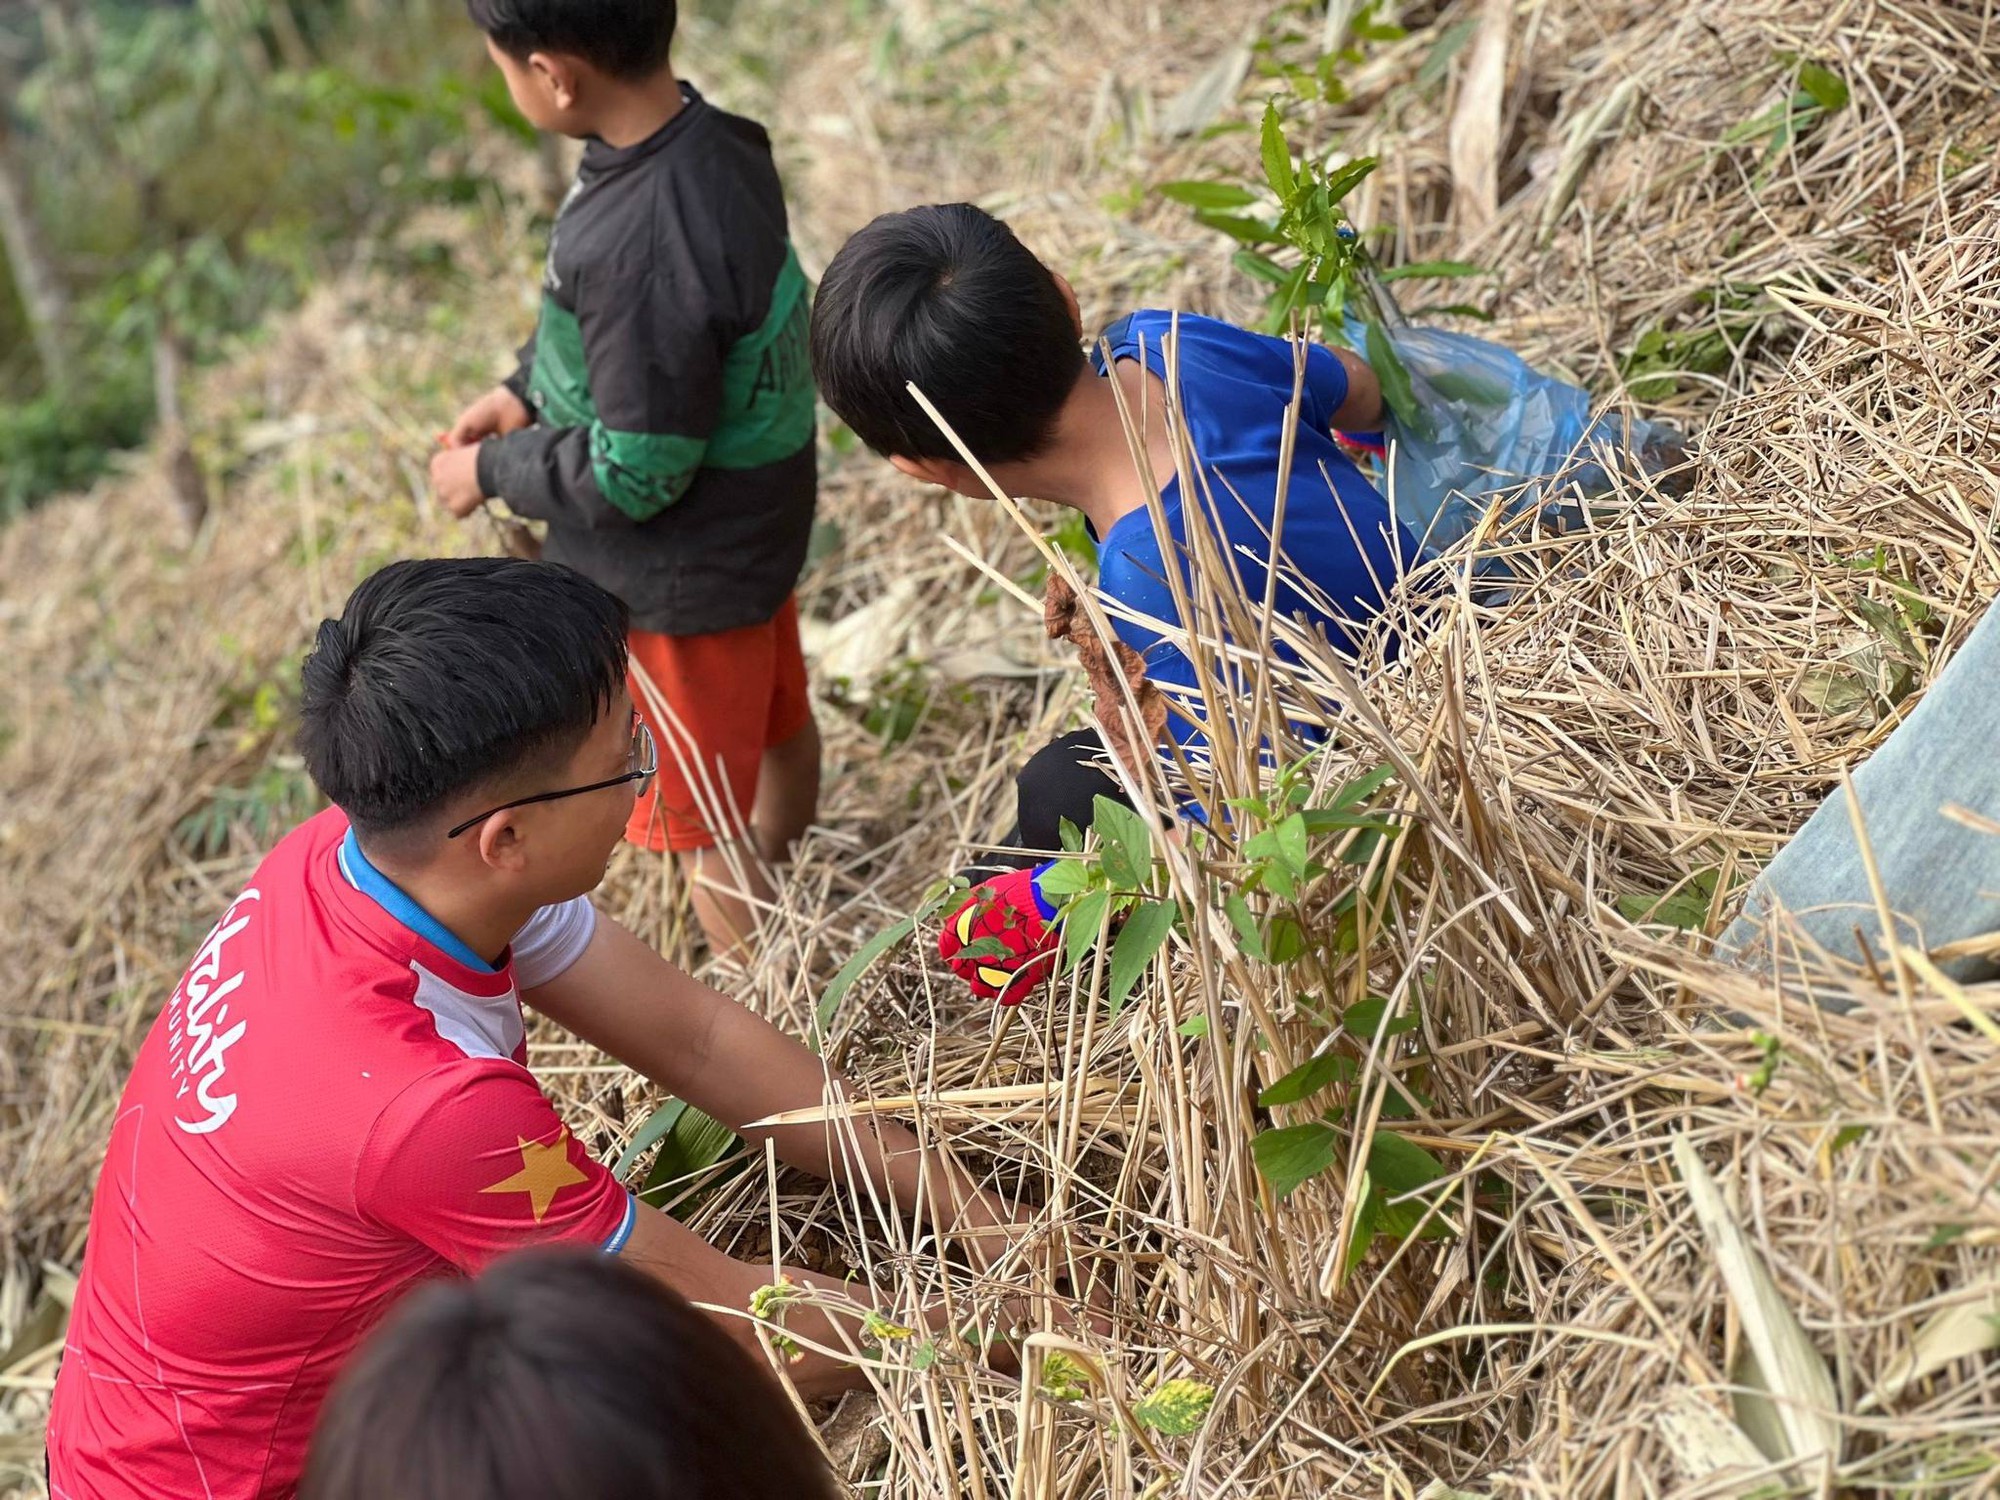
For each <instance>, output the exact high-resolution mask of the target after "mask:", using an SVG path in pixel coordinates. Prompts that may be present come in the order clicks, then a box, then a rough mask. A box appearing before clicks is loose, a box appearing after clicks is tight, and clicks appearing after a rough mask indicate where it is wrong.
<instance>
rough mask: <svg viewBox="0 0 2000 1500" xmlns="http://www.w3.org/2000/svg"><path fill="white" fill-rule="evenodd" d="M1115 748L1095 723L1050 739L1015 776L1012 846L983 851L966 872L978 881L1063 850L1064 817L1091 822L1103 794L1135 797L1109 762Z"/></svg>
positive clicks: (1080, 822)
mask: <svg viewBox="0 0 2000 1500" xmlns="http://www.w3.org/2000/svg"><path fill="white" fill-rule="evenodd" d="M1109 754H1110V752H1109V751H1107V750H1106V749H1105V748H1104V741H1103V740H1102V739H1101V738H1099V737H1098V733H1097V731H1096V730H1095V729H1079V730H1076V731H1074V732H1073V733H1070V734H1065V735H1062V736H1061V737H1060V738H1057V739H1053V740H1050V741H1049V743H1048V744H1046V745H1044V746H1042V748H1041V749H1039V750H1037V751H1036V752H1035V753H1034V754H1033V755H1032V756H1030V757H1029V758H1028V763H1027V764H1026V765H1024V766H1023V767H1021V769H1020V772H1019V773H1018V774H1017V775H1016V776H1015V777H1014V826H1013V828H1012V829H1010V830H1009V831H1008V834H1007V837H1006V839H1005V840H1003V842H1004V843H1005V844H1006V845H1007V848H1005V849H1003V850H996V851H995V852H994V853H991V854H987V855H983V856H981V858H980V860H979V862H978V863H977V864H975V865H974V866H972V867H971V868H970V869H968V870H967V871H966V872H965V873H966V874H967V875H968V876H970V877H971V878H972V879H973V880H974V881H975V882H976V881H980V880H984V879H986V878H988V877H989V876H992V875H997V874H999V873H1000V872H1001V871H1003V870H1025V869H1027V868H1028V867H1029V866H1031V865H1038V864H1040V863H1041V862H1042V861H1043V860H1045V859H1047V858H1048V857H1049V856H1050V855H1051V854H1056V853H1059V852H1061V850H1062V821H1063V819H1064V818H1067V819H1069V820H1070V822H1072V823H1074V824H1075V825H1076V826H1077V827H1078V828H1088V827H1090V823H1091V819H1092V817H1093V816H1094V815H1095V812H1096V808H1095V803H1096V800H1097V799H1098V798H1099V797H1109V798H1110V799H1111V800H1112V801H1114V802H1118V803H1122V804H1123V805H1125V806H1126V807H1130V806H1131V805H1132V803H1131V799H1130V798H1128V797H1127V796H1126V795H1125V791H1124V789H1123V788H1122V787H1120V786H1119V785H1118V778H1117V777H1115V776H1113V775H1112V774H1111V773H1110V772H1109V771H1108V770H1106V769H1105V768H1104V761H1105V760H1106V758H1107V757H1108V755H1109Z"/></svg>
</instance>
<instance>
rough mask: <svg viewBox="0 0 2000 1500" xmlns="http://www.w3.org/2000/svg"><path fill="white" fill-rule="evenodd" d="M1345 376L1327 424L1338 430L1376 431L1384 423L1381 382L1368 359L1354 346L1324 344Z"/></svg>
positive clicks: (1332, 404) (1332, 405)
mask: <svg viewBox="0 0 2000 1500" xmlns="http://www.w3.org/2000/svg"><path fill="white" fill-rule="evenodd" d="M1322 347H1324V348H1325V350H1326V352H1327V353H1328V354H1331V355H1332V356H1333V357H1334V359H1335V360H1336V361H1338V362H1339V365H1340V373H1341V375H1342V376H1343V377H1344V380H1343V389H1342V391H1341V394H1340V397H1339V399H1338V400H1336V401H1334V402H1332V403H1330V405H1331V408H1332V409H1331V414H1330V416H1329V419H1328V421H1327V426H1328V427H1330V428H1331V429H1332V430H1333V431H1335V432H1377V431H1379V430H1380V429H1381V426H1382V382H1381V381H1380V380H1378V379H1377V378H1376V375H1375V372H1374V370H1372V369H1371V368H1369V365H1368V361H1367V360H1365V359H1363V358H1362V357H1361V356H1360V355H1358V354H1356V353H1355V352H1354V351H1353V350H1351V349H1336V348H1334V347H1333V346H1332V345H1324V346H1322Z"/></svg>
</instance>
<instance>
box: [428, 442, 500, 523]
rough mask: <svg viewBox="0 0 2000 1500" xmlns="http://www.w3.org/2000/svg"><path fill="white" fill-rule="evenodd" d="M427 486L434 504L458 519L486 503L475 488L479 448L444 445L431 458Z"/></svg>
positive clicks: (483, 496)
mask: <svg viewBox="0 0 2000 1500" xmlns="http://www.w3.org/2000/svg"><path fill="white" fill-rule="evenodd" d="M431 489H432V490H433V491H434V492H435V493H436V494H437V498H438V504H440V505H442V506H443V507H444V508H445V509H446V510H448V511H450V512H451V513H452V514H453V515H454V516H457V517H458V518H459V519H460V520H463V519H464V518H465V517H467V516H469V515H471V514H472V513H473V512H474V511H475V510H478V509H479V507H480V506H482V505H484V504H485V503H486V496H485V494H484V493H483V492H482V491H481V490H480V488H479V449H478V448H477V447H471V448H446V449H444V450H443V451H442V452H439V453H437V454H434V455H433V456H432V458H431Z"/></svg>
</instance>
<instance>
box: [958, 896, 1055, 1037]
mask: <svg viewBox="0 0 2000 1500" xmlns="http://www.w3.org/2000/svg"><path fill="white" fill-rule="evenodd" d="M1036 873H1037V872H1036V871H1034V870H1012V871H1009V872H1008V873H1007V874H1005V875H1000V876H996V877H995V878H994V879H992V880H989V881H987V882H986V883H985V884H984V885H981V886H979V887H978V888H977V889H975V890H974V891H973V892H972V894H971V896H970V897H969V898H968V899H967V901H966V903H965V905H963V906H961V907H960V908H959V909H958V910H957V911H955V912H953V913H952V914H951V916H950V918H949V919H948V920H947V921H946V922H945V924H944V930H943V931H942V932H941V933H939V934H938V954H939V956H940V957H941V958H943V959H944V961H945V962H946V963H947V964H949V965H950V966H951V969H952V971H953V972H954V973H956V974H957V975H958V976H959V978H961V979H963V980H964V981H965V982H966V983H967V984H969V985H971V986H972V992H973V994H975V995H978V996H980V997H981V998H982V999H986V1000H998V1001H999V1002H1000V1003H1001V1004H1002V1005H1019V1004H1020V1003H1021V1002H1022V1001H1023V1000H1025V999H1026V998H1027V997H1028V996H1029V995H1030V994H1032V993H1033V992H1034V990H1035V988H1036V987H1037V986H1038V985H1040V984H1041V982H1042V981H1043V980H1045V979H1047V978H1048V977H1049V972H1050V971H1051V970H1052V969H1054V968H1055V963H1056V949H1057V945H1058V943H1059V942H1060V932H1059V929H1058V928H1056V927H1055V926H1053V925H1052V924H1051V922H1050V917H1051V916H1053V913H1052V912H1050V913H1045V912H1044V910H1043V907H1042V901H1041V897H1040V895H1039V893H1038V892H1037V891H1036V890H1035V875H1036Z"/></svg>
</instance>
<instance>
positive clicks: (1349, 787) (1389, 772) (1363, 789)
mask: <svg viewBox="0 0 2000 1500" xmlns="http://www.w3.org/2000/svg"><path fill="white" fill-rule="evenodd" d="M1395 774H1396V768H1395V767H1394V766H1393V765H1390V764H1388V763H1386V762H1385V763H1383V764H1382V765H1379V766H1377V767H1375V769H1374V770H1372V771H1368V772H1366V773H1364V774H1362V775H1360V776H1357V777H1355V778H1354V780H1352V781H1350V782H1348V783H1347V784H1346V785H1345V786H1343V787H1341V789H1340V790H1339V791H1337V792H1335V793H1334V795H1333V806H1334V807H1335V808H1337V809H1340V810H1342V811H1346V810H1347V809H1350V808H1353V807H1357V806H1359V805H1360V804H1361V803H1363V802H1366V801H1367V800H1368V799H1369V798H1370V797H1372V796H1374V795H1375V794H1376V793H1377V792H1379V791H1381V790H1382V788H1383V786H1384V785H1386V784H1387V782H1388V780H1389V778H1390V777H1392V776H1394V775H1395Z"/></svg>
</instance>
